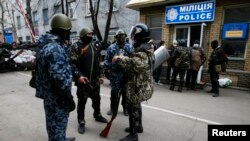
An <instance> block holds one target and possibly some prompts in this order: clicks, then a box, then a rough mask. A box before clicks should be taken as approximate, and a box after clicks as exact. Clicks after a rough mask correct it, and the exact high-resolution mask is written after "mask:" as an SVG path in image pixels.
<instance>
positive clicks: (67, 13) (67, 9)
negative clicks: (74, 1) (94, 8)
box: [65, 0, 69, 16]
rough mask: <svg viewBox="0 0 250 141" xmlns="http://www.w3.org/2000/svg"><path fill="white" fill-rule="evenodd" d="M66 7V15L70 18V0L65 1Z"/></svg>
mask: <svg viewBox="0 0 250 141" xmlns="http://www.w3.org/2000/svg"><path fill="white" fill-rule="evenodd" d="M65 1H66V2H65V5H66V13H65V15H67V16H69V3H68V0H65Z"/></svg>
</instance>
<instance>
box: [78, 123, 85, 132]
mask: <svg viewBox="0 0 250 141" xmlns="http://www.w3.org/2000/svg"><path fill="white" fill-rule="evenodd" d="M78 133H80V134H84V133H85V124H80V125H79V127H78Z"/></svg>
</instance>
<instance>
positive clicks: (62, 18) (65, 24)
mask: <svg viewBox="0 0 250 141" xmlns="http://www.w3.org/2000/svg"><path fill="white" fill-rule="evenodd" d="M50 26H51V28H61V29H64V30H70V29H71V28H72V24H71V21H70V19H69V17H67V16H66V15H64V14H56V15H54V16H53V17H52V20H51V22H50Z"/></svg>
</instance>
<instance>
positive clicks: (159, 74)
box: [153, 66, 162, 82]
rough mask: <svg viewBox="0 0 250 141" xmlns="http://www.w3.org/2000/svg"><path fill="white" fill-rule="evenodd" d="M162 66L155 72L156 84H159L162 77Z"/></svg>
mask: <svg viewBox="0 0 250 141" xmlns="http://www.w3.org/2000/svg"><path fill="white" fill-rule="evenodd" d="M161 71H162V66H159V67H158V68H157V69H155V70H154V72H153V76H154V80H155V82H159V80H160V76H161Z"/></svg>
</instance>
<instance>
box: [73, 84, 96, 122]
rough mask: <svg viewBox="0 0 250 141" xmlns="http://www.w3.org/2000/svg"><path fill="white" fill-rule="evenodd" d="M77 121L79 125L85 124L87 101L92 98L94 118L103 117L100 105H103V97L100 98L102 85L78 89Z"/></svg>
mask: <svg viewBox="0 0 250 141" xmlns="http://www.w3.org/2000/svg"><path fill="white" fill-rule="evenodd" d="M76 94H77V98H78V105H77V119H78V123H79V124H85V105H86V103H87V99H88V98H91V100H92V107H93V109H94V113H93V116H94V118H96V117H98V116H100V115H101V112H100V105H101V96H100V84H98V85H96V86H94V87H92V88H91V87H89V86H81V87H78V88H77V92H76Z"/></svg>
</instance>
